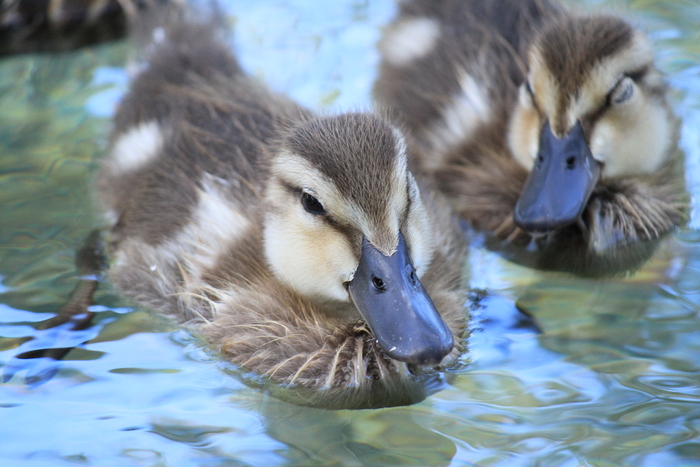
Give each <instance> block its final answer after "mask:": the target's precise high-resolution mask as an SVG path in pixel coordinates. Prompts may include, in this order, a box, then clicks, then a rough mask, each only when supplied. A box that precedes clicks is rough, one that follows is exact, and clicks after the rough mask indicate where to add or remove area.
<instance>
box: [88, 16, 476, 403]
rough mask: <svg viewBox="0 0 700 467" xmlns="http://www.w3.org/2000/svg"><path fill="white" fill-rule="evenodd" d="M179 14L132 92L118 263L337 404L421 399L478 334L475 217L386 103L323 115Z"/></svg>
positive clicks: (234, 345) (166, 303)
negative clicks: (472, 244)
mask: <svg viewBox="0 0 700 467" xmlns="http://www.w3.org/2000/svg"><path fill="white" fill-rule="evenodd" d="M220 35H221V31H220V30H219V29H218V28H216V27H213V26H212V25H211V24H208V23H196V22H187V21H183V20H177V21H174V22H173V23H172V24H170V25H169V26H168V27H165V28H161V29H156V30H155V32H154V38H156V41H155V44H154V45H153V47H152V51H151V52H150V55H149V57H148V60H147V61H146V64H145V65H144V66H143V67H142V68H143V71H141V72H140V74H138V75H137V76H136V77H135V79H134V80H133V82H132V83H131V88H130V91H129V93H128V94H127V95H126V97H125V98H124V100H123V101H122V102H121V105H120V106H119V109H118V113H117V115H116V118H115V129H114V133H113V136H112V145H111V152H110V154H109V155H108V156H107V158H106V160H105V161H104V164H103V167H102V170H101V173H100V177H99V180H98V191H99V195H100V198H101V200H102V202H103V205H104V207H105V209H106V211H107V213H108V216H109V219H110V221H111V223H110V225H111V247H110V250H111V256H112V264H111V267H110V270H109V273H108V277H109V279H110V280H111V281H112V282H113V283H114V284H116V285H117V286H118V287H119V288H120V289H121V290H123V291H124V292H125V293H126V294H128V295H129V296H131V297H133V298H135V299H136V300H137V301H138V302H140V303H142V304H144V305H146V306H149V307H151V308H153V309H155V310H157V311H159V312H162V313H164V314H166V315H168V316H171V317H173V318H175V319H177V320H178V321H180V322H183V323H187V324H190V325H193V326H196V328H197V329H198V330H199V331H200V332H201V333H202V335H203V336H204V337H205V338H206V340H207V341H208V342H209V343H210V344H211V345H212V346H213V347H214V348H215V349H217V350H218V351H219V352H220V353H221V354H222V355H223V356H224V357H225V358H226V359H228V360H230V361H231V362H233V363H235V364H237V365H240V366H241V367H243V368H244V369H247V370H252V371H253V372H255V373H256V374H257V375H259V376H261V377H263V378H264V379H265V378H266V379H269V380H271V381H272V382H273V383H276V384H277V385H280V384H281V385H282V386H291V387H296V388H300V389H301V390H302V391H301V392H299V394H302V395H301V396H300V397H301V398H300V399H299V400H295V402H298V403H303V404H312V405H322V406H324V407H333V408H340V407H343V408H361V407H374V406H386V405H397V404H406V403H412V402H415V401H417V400H420V399H421V398H423V397H425V395H426V393H425V391H426V389H425V387H424V386H423V385H422V383H421V381H419V380H420V378H421V375H424V374H427V373H431V372H433V371H434V369H439V368H442V367H444V366H445V365H450V364H451V362H453V361H454V360H455V358H456V357H457V356H458V355H459V353H460V352H461V351H463V349H464V345H463V337H464V334H465V322H466V319H467V316H466V311H465V308H464V303H465V300H466V290H465V282H464V279H463V277H462V263H463V260H464V254H465V245H464V240H463V234H462V232H461V230H460V228H459V225H458V222H457V221H456V220H455V219H454V218H453V217H452V216H451V214H450V212H449V210H448V208H447V207H444V206H443V205H442V204H441V203H436V202H435V201H434V200H433V198H432V197H431V196H430V193H429V191H428V190H427V189H426V188H424V187H422V186H421V183H420V182H419V181H417V180H416V178H414V176H413V174H412V173H411V171H410V170H409V169H408V167H407V159H408V154H407V148H406V143H405V141H404V136H403V135H402V133H401V131H400V130H399V129H398V128H397V127H395V126H393V125H392V124H390V123H389V122H388V121H387V120H385V119H383V118H381V117H378V116H375V115H373V114H370V113H351V114H344V115H337V116H325V117H318V116H315V115H313V114H312V113H311V112H310V111H308V110H307V109H304V108H302V107H301V106H299V105H298V104H296V103H294V102H292V101H291V100H289V99H287V98H286V97H284V96H281V95H277V94H274V93H273V92H271V91H269V90H268V89H266V88H265V87H264V86H262V85H261V84H259V83H258V82H256V81H255V80H253V79H251V78H250V77H248V76H246V75H245V74H244V72H243V71H242V70H241V67H240V66H239V64H238V62H237V60H236V59H235V57H234V56H232V54H231V52H230V51H229V50H228V48H227V47H226V46H225V45H224V42H223V41H222V40H220V38H219V36H220Z"/></svg>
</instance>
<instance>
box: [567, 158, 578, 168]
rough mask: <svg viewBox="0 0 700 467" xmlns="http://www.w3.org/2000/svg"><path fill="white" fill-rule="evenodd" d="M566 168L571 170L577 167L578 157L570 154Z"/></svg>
mask: <svg viewBox="0 0 700 467" xmlns="http://www.w3.org/2000/svg"><path fill="white" fill-rule="evenodd" d="M566 168H567V169H569V170H573V169H575V168H576V157H574V156H569V157H567V158H566Z"/></svg>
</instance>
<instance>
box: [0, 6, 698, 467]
mask: <svg viewBox="0 0 700 467" xmlns="http://www.w3.org/2000/svg"><path fill="white" fill-rule="evenodd" d="M229 3H230V5H228V6H227V11H229V12H233V13H232V18H234V16H235V19H237V29H238V33H237V36H236V39H235V40H234V41H233V42H235V43H236V46H237V47H239V48H240V50H241V58H242V62H243V63H244V65H245V66H247V67H248V69H249V70H251V72H252V73H253V74H255V75H256V76H260V77H261V78H262V79H265V80H267V81H269V82H270V83H271V85H272V86H273V87H274V88H275V89H278V90H281V91H285V92H289V93H291V94H292V95H293V96H294V97H295V98H297V99H299V100H301V101H302V102H303V103H304V104H306V105H309V106H311V107H314V108H321V107H323V106H333V107H343V108H348V107H353V106H358V105H359V106H363V105H367V103H368V102H369V89H370V86H371V81H372V79H373V69H372V67H373V66H374V64H375V63H376V53H375V51H374V49H373V47H374V45H373V44H374V41H375V40H376V38H377V37H379V33H380V30H379V27H380V26H381V24H383V23H384V22H386V21H387V20H388V18H389V17H390V16H391V14H392V11H393V8H394V6H393V3H392V2H391V1H389V0H374V1H352V0H344V1H341V2H334V3H333V5H332V6H329V4H328V3H324V4H323V7H321V6H319V4H314V3H309V2H303V1H301V0H299V1H284V2H283V1H279V0H269V1H260V0H248V1H244V0H232V1H231V2H229ZM577 3H580V4H585V5H588V4H593V6H594V8H603V7H607V6H610V5H611V4H612V2H608V1H605V2H593V1H583V0H581V1H578V2H577ZM614 3H615V6H616V7H619V8H621V9H623V10H628V9H631V10H632V14H633V15H634V17H635V18H636V19H638V20H639V22H640V23H641V24H644V25H646V26H647V27H648V29H649V30H650V31H651V35H652V38H653V39H654V40H655V42H656V43H657V44H658V50H659V58H660V62H661V64H662V66H663V68H664V70H666V71H667V72H668V73H669V74H670V75H669V77H670V80H671V82H672V84H673V85H674V87H675V88H676V89H677V90H676V91H675V92H674V99H675V100H674V102H675V104H676V109H677V111H678V113H679V115H681V116H682V118H683V119H684V122H685V124H684V132H683V141H682V146H683V149H684V150H685V151H686V153H687V154H688V182H689V187H690V189H691V191H692V192H693V194H694V195H695V197H696V198H697V196H698V195H699V194H700V132H699V131H698V128H700V78H699V76H700V60H699V57H700V31H698V29H697V24H700V7H699V6H698V4H697V2H695V1H691V0H685V1H678V2H666V1H661V0H629V1H627V2H621V1H619V2H614ZM128 53H129V47H128V46H127V45H126V44H125V43H117V44H112V45H107V46H101V47H96V48H93V49H85V50H81V51H77V52H74V53H69V54H63V55H51V56H49V55H41V56H25V57H13V58H9V59H5V60H3V61H2V62H0V107H1V108H2V112H1V113H0V154H1V157H0V210H1V214H2V221H1V222H0V276H2V278H1V279H2V285H0V293H1V295H0V336H2V337H0V364H2V365H5V364H7V362H8V361H10V360H11V358H12V357H13V356H14V355H16V354H17V353H18V352H19V351H22V350H26V348H27V347H28V346H31V345H33V344H34V343H36V342H37V341H38V340H40V338H41V333H40V332H39V330H40V329H41V322H42V321H44V320H45V319H46V318H47V317H50V316H52V314H53V313H54V312H55V311H56V310H57V308H59V307H60V306H61V305H62V304H63V303H64V301H65V299H66V297H67V295H68V294H69V293H70V291H71V290H72V288H73V287H74V286H75V283H76V280H77V278H76V272H75V268H74V265H73V256H74V253H75V250H76V249H77V248H78V247H79V246H80V243H81V241H82V239H83V238H84V237H85V236H86V235H87V233H88V232H89V231H90V230H91V229H93V228H94V227H95V226H97V225H98V224H99V221H98V217H97V216H96V215H95V213H94V209H93V206H92V199H91V194H90V188H89V187H90V181H91V177H92V174H93V173H94V169H95V167H96V164H97V161H98V160H99V157H100V155H101V153H102V152H103V151H104V148H105V147H106V138H107V135H108V134H109V127H110V123H109V115H110V114H111V110H112V106H113V105H114V100H115V99H116V98H117V97H118V96H119V94H120V93H121V92H123V88H124V82H125V79H126V78H125V72H124V64H125V63H126V60H127V56H128ZM693 216H694V219H693V223H692V224H691V225H692V226H695V227H697V226H698V224H697V223H698V219H699V218H700V216H698V215H697V207H694V214H693ZM470 266H471V267H472V269H473V270H474V283H475V284H474V285H475V286H477V287H482V288H488V289H489V290H490V291H491V292H492V293H493V294H494V295H495V296H496V297H500V298H495V297H494V298H493V299H491V300H486V301H485V302H484V305H483V306H484V308H483V309H482V310H479V312H478V316H480V317H481V318H480V321H477V322H476V323H475V326H474V327H475V333H474V336H473V338H472V339H471V345H472V352H471V353H470V355H469V356H467V357H466V358H465V360H466V361H468V365H467V366H466V367H465V368H464V369H460V370H459V371H455V372H453V374H451V375H450V378H449V379H448V380H449V382H450V384H449V385H448V386H447V387H446V388H445V389H444V390H442V391H440V392H438V393H437V394H435V395H433V396H431V397H430V398H428V399H427V400H426V401H424V402H422V403H420V404H417V405H415V406H411V407H399V408H391V409H382V410H367V411H356V412H348V411H324V410H319V409H308V408H301V407H296V406H292V405H289V404H286V403H283V402H279V401H276V400H274V399H272V398H270V397H268V396H266V395H265V394H263V393H261V392H260V391H257V390H253V389H250V388H247V387H246V386H244V385H242V384H241V383H240V382H238V381H237V380H236V379H235V378H232V377H231V376H230V375H229V374H228V373H226V372H223V371H221V370H220V368H219V366H218V365H217V362H216V359H215V358H212V357H211V356H210V355H207V354H206V352H204V351H202V349H201V346H200V344H199V343H198V342H197V341H196V340H195V339H194V338H192V337H191V336H190V335H189V334H187V333H186V332H184V331H179V330H176V329H175V328H174V327H173V326H172V325H171V324H169V323H166V322H164V321H162V320H159V319H156V318H154V317H152V316H151V315H149V314H148V313H146V312H145V311H142V310H132V309H131V308H128V307H127V305H128V304H127V303H125V302H124V301H123V300H122V299H121V298H120V297H119V296H118V295H117V294H114V293H113V292H112V291H110V290H109V287H108V285H107V284H103V286H102V287H101V290H100V292H99V294H98V296H97V303H98V304H99V306H97V307H96V308H95V311H96V312H97V315H98V316H97V319H96V326H95V332H94V335H91V336H88V337H87V338H86V340H88V341H89V342H87V343H85V344H83V345H82V346H79V347H77V348H76V349H75V350H73V351H72V352H70V353H69V354H68V355H67V356H66V358H65V360H64V361H63V363H62V364H61V366H60V371H59V373H58V375H57V376H56V377H55V378H54V379H52V380H50V381H48V382H47V383H45V384H43V385H40V386H36V387H31V386H27V385H25V384H23V381H22V379H21V376H22V375H21V374H19V375H18V376H17V377H15V378H14V379H12V380H11V381H10V382H9V383H7V384H3V385H0V418H1V419H2V424H0V436H2V439H3V443H1V444H0V458H1V459H3V461H5V462H8V463H9V464H8V465H13V464H22V465H76V464H78V465H96V466H104V465H125V464H129V465H149V466H151V465H381V464H384V465H470V464H473V465H479V466H487V465H508V466H512V465H535V464H538V463H539V464H541V465H581V464H591V465H601V466H602V465H606V466H607V465H650V466H651V465H700V443H698V442H697V439H698V435H699V434H700V408H699V404H698V402H700V401H699V400H698V399H699V398H700V376H698V374H700V319H699V318H698V308H699V307H700V233H698V232H697V231H694V230H692V229H690V228H689V229H684V230H683V231H681V232H679V233H678V234H677V235H675V236H674V239H673V240H672V241H671V242H670V243H669V245H668V246H667V247H666V248H665V249H664V250H663V251H661V252H660V253H659V254H658V255H657V256H656V257H655V258H654V259H653V260H652V261H651V262H650V263H649V264H648V265H647V266H646V267H645V268H644V269H643V270H642V271H640V272H639V273H638V274H637V275H635V276H634V277H633V278H630V279H624V280H623V279H618V280H609V281H605V282H603V281H590V280H580V279H574V278H569V277H566V276H560V275H551V274H541V273H538V272H534V271H530V270H527V269H525V268H521V267H518V266H516V265H513V264H510V263H507V262H506V261H503V260H502V259H500V258H498V257H497V256H495V255H493V254H491V253H489V252H487V251H484V250H482V249H480V248H479V246H478V245H475V247H474V251H473V255H472V258H471V260H470ZM515 304H517V306H518V307H520V308H522V309H525V310H527V311H528V312H529V313H531V314H532V315H533V316H535V318H536V319H537V322H538V324H539V326H540V327H541V328H542V329H543V331H544V333H543V334H541V335H536V334H535V333H533V332H531V331H527V330H522V329H515V328H512V327H509V326H503V327H498V326H495V325H494V322H496V321H498V319H495V318H494V317H495V316H500V315H502V314H508V312H509V310H510V311H512V310H513V309H514V306H515ZM499 319H500V318H499Z"/></svg>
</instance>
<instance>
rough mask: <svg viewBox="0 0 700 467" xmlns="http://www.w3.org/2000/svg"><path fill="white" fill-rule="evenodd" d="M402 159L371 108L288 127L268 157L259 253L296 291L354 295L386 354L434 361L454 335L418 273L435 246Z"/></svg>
mask: <svg viewBox="0 0 700 467" xmlns="http://www.w3.org/2000/svg"><path fill="white" fill-rule="evenodd" d="M406 162H407V161H406V146H405V142H404V139H403V137H402V135H401V133H400V132H399V131H398V130H397V129H396V128H394V127H393V126H391V125H390V124H389V123H388V122H386V121H385V120H383V119H381V118H379V117H376V116H372V115H369V114H361V113H355V114H345V115H340V116H335V117H325V118H317V119H313V120H310V121H306V122H304V123H302V124H300V125H298V126H297V127H295V128H293V129H291V130H290V131H289V132H288V133H287V134H286V136H285V137H284V138H283V139H282V140H281V142H280V144H279V145H278V149H277V150H276V152H275V154H274V156H273V157H272V159H271V162H270V164H271V165H270V178H269V180H268V182H267V186H266V195H265V200H266V203H267V214H266V218H265V221H264V234H263V235H264V245H265V254H266V256H267V261H268V263H269V264H270V266H271V269H272V270H273V272H274V274H275V275H276V276H277V278H278V279H279V280H280V281H282V282H283V283H285V284H286V285H287V286H289V287H291V288H292V289H294V290H295V291H297V292H298V293H299V294H301V295H303V296H305V297H308V298H310V299H312V300H318V301H322V302H352V303H353V304H354V307H350V309H351V310H354V309H356V310H357V312H359V315H360V316H361V317H362V318H363V319H364V321H365V322H366V323H367V324H368V325H369V328H370V329H371V330H372V333H373V334H374V336H375V338H376V339H377V342H378V343H379V345H380V346H381V347H382V349H383V350H384V352H385V353H386V354H387V355H388V356H389V357H391V358H394V359H396V360H399V361H404V362H408V363H415V364H420V365H434V364H437V363H439V362H440V361H441V360H442V359H443V357H445V356H446V355H447V354H448V353H449V352H450V351H451V350H452V348H453V345H454V342H453V337H452V333H451V332H450V330H449V328H448V327H447V325H446V324H445V322H444V321H443V319H442V318H441V316H440V314H439V313H438V311H437V309H436V308H435V306H434V304H433V302H432V300H431V299H430V297H429V296H428V294H427V292H426V291H425V289H424V288H423V286H422V284H421V281H420V278H421V277H422V275H423V274H424V273H425V272H426V270H427V269H428V266H429V265H430V261H431V257H432V253H433V250H434V245H433V244H432V240H431V238H432V237H431V235H430V228H431V225H430V222H429V218H428V213H427V212H426V208H425V205H424V203H423V200H422V198H421V195H420V191H419V188H418V185H417V184H416V181H415V179H414V178H413V176H412V174H411V173H410V171H409V170H408V169H407V163H406ZM339 305H340V306H339V307H337V308H338V309H341V310H343V309H347V308H348V307H343V306H342V305H341V304H340V303H339ZM353 314H355V316H352V315H353ZM357 318H358V316H357V314H356V313H354V312H353V313H347V316H340V317H339V319H341V320H347V321H348V322H350V321H355V320H357Z"/></svg>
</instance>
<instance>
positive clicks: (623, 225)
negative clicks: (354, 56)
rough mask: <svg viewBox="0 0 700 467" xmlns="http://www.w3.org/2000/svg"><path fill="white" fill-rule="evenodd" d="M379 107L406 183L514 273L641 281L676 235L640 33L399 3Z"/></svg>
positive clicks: (568, 15)
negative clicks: (431, 188)
mask: <svg viewBox="0 0 700 467" xmlns="http://www.w3.org/2000/svg"><path fill="white" fill-rule="evenodd" d="M379 48H380V51H381V54H382V62H381V67H380V74H379V78H378V79H377V82H376V85H375V89H374V92H375V97H376V99H377V100H378V102H379V103H381V104H382V105H384V106H387V107H391V108H393V109H395V110H396V113H397V114H398V117H399V118H400V119H401V120H403V121H404V122H405V123H406V125H407V126H408V128H409V130H410V133H411V135H412V137H413V142H412V145H413V147H414V149H415V150H416V153H417V156H416V157H417V164H416V165H417V169H416V170H419V171H421V172H423V173H424V174H426V176H427V177H428V178H429V179H430V180H431V181H432V183H433V184H434V185H435V187H437V189H439V190H440V191H441V192H442V193H443V194H444V195H445V196H446V197H447V198H448V199H449V201H450V203H451V205H452V206H453V207H454V208H455V209H456V210H457V211H458V212H459V213H460V214H461V216H462V217H463V218H464V219H466V220H467V221H469V223H471V225H472V226H473V227H475V228H477V229H479V230H482V231H485V232H487V234H488V235H487V237H488V239H489V241H488V243H490V244H491V246H493V247H494V248H495V249H498V250H501V251H502V252H503V253H505V254H506V255H507V256H510V257H511V259H514V260H516V261H519V262H521V263H524V264H526V265H529V266H534V267H537V268H541V269H549V270H558V271H566V272H569V273H574V274H578V275H583V276H605V275H619V274H624V273H626V272H629V271H633V270H635V269H637V268H639V267H640V266H641V265H642V264H643V263H644V262H645V261H646V260H647V259H648V258H649V257H650V256H651V255H652V253H653V252H654V250H655V249H656V247H657V245H658V244H659V241H660V239H662V238H663V237H665V236H666V235H668V234H669V233H670V232H672V231H673V230H674V229H675V228H677V227H678V226H681V225H683V224H684V223H685V222H686V221H687V203H688V198H687V194H686V191H685V182H684V173H683V158H682V154H681V153H680V151H679V150H678V149H677V140H678V135H679V123H678V121H677V119H676V117H675V116H674V114H673V112H672V110H671V107H670V105H669V103H668V98H667V94H668V88H667V84H666V83H665V81H664V77H663V75H662V73H661V72H660V71H659V70H658V68H656V66H655V64H654V57H653V51H652V47H651V45H650V43H649V41H648V40H647V39H646V38H645V36H644V35H643V34H642V32H640V31H638V30H637V29H634V28H633V27H632V26H631V25H630V24H628V23H627V22H625V21H624V20H622V19H620V18H618V17H615V16H606V15H593V16H580V15H576V14H574V13H572V12H569V11H567V10H566V9H565V8H564V7H563V6H561V5H559V4H558V3H554V2H551V1H549V0H500V1H487V0H436V1H435V0H414V1H410V0H409V1H406V2H402V3H401V5H400V13H399V15H398V17H397V19H396V20H395V21H394V22H393V23H392V24H391V25H389V26H388V28H387V30H386V33H385V35H384V36H383V38H382V40H381V42H380V45H379Z"/></svg>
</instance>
